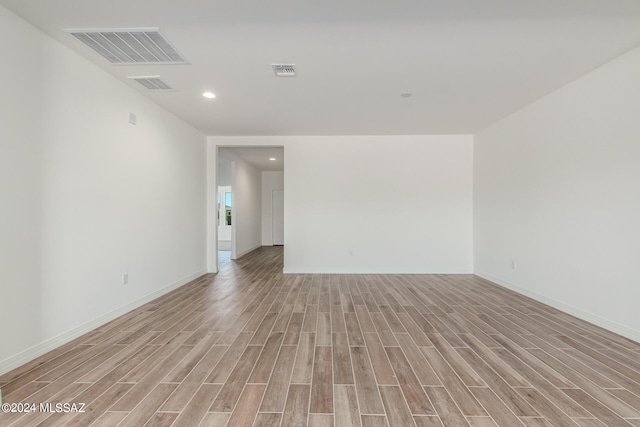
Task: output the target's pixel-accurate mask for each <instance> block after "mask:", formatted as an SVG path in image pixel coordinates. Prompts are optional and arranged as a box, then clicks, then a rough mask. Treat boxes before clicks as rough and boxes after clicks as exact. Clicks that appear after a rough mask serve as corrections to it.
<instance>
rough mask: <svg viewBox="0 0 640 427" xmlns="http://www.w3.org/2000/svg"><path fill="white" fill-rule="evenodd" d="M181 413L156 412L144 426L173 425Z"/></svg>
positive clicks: (168, 426) (164, 426)
mask: <svg viewBox="0 0 640 427" xmlns="http://www.w3.org/2000/svg"><path fill="white" fill-rule="evenodd" d="M179 415H180V414H177V413H175V412H156V413H155V414H153V416H152V417H151V418H150V419H149V421H147V423H146V424H145V425H144V427H171V426H172V425H173V423H174V422H175V420H176V418H178V416H179ZM196 425H197V424H196Z"/></svg>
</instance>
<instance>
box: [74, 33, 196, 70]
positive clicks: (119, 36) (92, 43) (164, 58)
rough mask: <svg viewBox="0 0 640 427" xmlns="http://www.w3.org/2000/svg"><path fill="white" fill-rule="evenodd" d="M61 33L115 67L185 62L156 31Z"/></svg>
mask: <svg viewBox="0 0 640 427" xmlns="http://www.w3.org/2000/svg"><path fill="white" fill-rule="evenodd" d="M64 31H66V32H68V33H69V34H71V35H72V36H73V37H75V38H76V39H78V40H80V41H81V42H82V43H84V44H85V45H87V46H89V47H90V48H91V49H93V50H94V51H95V52H96V53H98V54H99V55H101V56H102V57H103V58H105V59H106V60H107V61H109V62H110V63H112V64H114V65H140V64H186V63H187V61H186V60H185V59H184V57H183V56H182V55H181V54H180V53H179V52H178V51H177V50H176V48H174V47H173V46H172V45H171V43H169V42H168V41H167V39H165V38H164V37H163V36H162V34H160V32H159V31H158V29H157V28H139V29H123V30H114V29H109V30H107V29H102V30H101V29H73V30H64Z"/></svg>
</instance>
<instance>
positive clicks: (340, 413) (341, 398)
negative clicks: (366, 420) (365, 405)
mask: <svg viewBox="0 0 640 427" xmlns="http://www.w3.org/2000/svg"><path fill="white" fill-rule="evenodd" d="M333 398H334V404H335V405H334V407H335V423H336V425H338V426H345V427H360V426H361V425H362V423H361V421H360V410H359V408H358V397H357V395H356V388H355V386H353V385H338V384H336V385H335V386H334V388H333Z"/></svg>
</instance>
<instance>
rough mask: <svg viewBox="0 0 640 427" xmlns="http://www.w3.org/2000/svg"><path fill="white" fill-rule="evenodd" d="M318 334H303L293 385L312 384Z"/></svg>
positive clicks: (294, 367)
mask: <svg viewBox="0 0 640 427" xmlns="http://www.w3.org/2000/svg"><path fill="white" fill-rule="evenodd" d="M315 345H316V334H314V333H306V332H305V333H302V334H301V336H300V342H299V344H298V352H297V354H296V361H295V364H294V366H293V374H292V376H291V383H294V384H311V377H312V375H313V357H314V354H315Z"/></svg>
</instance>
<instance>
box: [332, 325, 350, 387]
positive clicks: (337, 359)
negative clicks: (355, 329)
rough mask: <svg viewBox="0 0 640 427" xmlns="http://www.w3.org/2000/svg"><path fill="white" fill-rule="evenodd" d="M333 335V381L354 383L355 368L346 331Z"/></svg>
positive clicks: (335, 382) (336, 382)
mask: <svg viewBox="0 0 640 427" xmlns="http://www.w3.org/2000/svg"><path fill="white" fill-rule="evenodd" d="M332 336H333V346H332V349H333V382H334V384H353V368H352V367H351V354H350V352H349V341H348V338H347V334H346V333H334V334H332Z"/></svg>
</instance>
